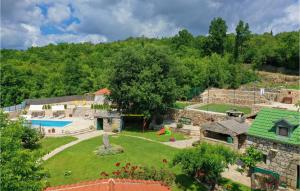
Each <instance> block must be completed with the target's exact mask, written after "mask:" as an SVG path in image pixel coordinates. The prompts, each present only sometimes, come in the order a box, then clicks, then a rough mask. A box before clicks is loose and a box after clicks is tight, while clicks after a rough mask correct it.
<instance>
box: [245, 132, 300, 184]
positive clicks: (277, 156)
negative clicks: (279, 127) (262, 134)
mask: <svg viewBox="0 0 300 191" xmlns="http://www.w3.org/2000/svg"><path fill="white" fill-rule="evenodd" d="M247 144H248V146H250V145H254V146H256V147H257V149H259V150H261V151H262V152H263V153H264V154H266V155H267V163H266V164H259V165H258V166H259V167H261V168H266V169H268V170H272V171H274V172H277V173H278V174H279V175H280V181H282V182H285V183H286V184H287V185H288V186H289V187H290V188H292V189H296V183H297V165H300V146H293V145H287V144H281V143H275V142H272V141H270V140H267V139H262V138H257V137H253V136H248V140H247Z"/></svg>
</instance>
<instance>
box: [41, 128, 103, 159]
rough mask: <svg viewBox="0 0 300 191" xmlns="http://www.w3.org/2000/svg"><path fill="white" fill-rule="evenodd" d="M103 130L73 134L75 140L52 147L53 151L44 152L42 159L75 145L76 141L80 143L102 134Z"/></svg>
mask: <svg viewBox="0 0 300 191" xmlns="http://www.w3.org/2000/svg"><path fill="white" fill-rule="evenodd" d="M103 133H104V132H103V131H92V132H88V133H84V134H79V135H75V136H74V137H76V138H77V140H75V141H72V142H70V143H67V144H65V145H62V146H60V147H58V148H56V149H54V150H53V151H51V152H50V153H48V154H46V155H45V156H43V157H42V159H43V160H48V159H49V158H51V157H53V156H54V155H56V154H57V153H59V152H61V151H63V150H65V149H66V148H69V147H71V146H73V145H76V144H77V143H80V142H81V141H84V140H87V139H91V138H93V137H97V136H100V135H102V134H103Z"/></svg>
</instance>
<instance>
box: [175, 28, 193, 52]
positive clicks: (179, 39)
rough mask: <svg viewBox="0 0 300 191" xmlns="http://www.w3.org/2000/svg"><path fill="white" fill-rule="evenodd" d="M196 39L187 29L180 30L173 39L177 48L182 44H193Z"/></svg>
mask: <svg viewBox="0 0 300 191" xmlns="http://www.w3.org/2000/svg"><path fill="white" fill-rule="evenodd" d="M193 40H194V37H193V35H192V34H191V33H190V32H189V31H188V30H186V29H183V30H181V31H179V32H178V34H177V35H175V36H174V37H173V39H172V43H173V44H174V45H175V47H176V48H179V47H180V46H183V45H184V46H191V45H192V42H193Z"/></svg>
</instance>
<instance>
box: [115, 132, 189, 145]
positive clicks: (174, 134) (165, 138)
mask: <svg viewBox="0 0 300 191" xmlns="http://www.w3.org/2000/svg"><path fill="white" fill-rule="evenodd" d="M121 134H123V135H132V136H138V137H144V138H147V139H151V140H154V141H159V142H168V141H170V138H171V137H174V138H175V139H176V140H177V141H178V140H184V139H187V138H188V136H187V135H184V134H183V133H178V132H173V131H172V134H171V135H157V131H153V130H145V132H144V133H143V132H142V131H141V130H136V129H132V130H124V131H122V132H121Z"/></svg>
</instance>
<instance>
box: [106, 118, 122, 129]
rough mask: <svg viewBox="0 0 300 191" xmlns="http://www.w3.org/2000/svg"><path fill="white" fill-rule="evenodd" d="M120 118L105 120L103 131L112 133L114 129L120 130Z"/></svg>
mask: <svg viewBox="0 0 300 191" xmlns="http://www.w3.org/2000/svg"><path fill="white" fill-rule="evenodd" d="M120 125H121V119H120V118H103V130H104V131H105V132H112V131H113V130H114V129H118V128H120Z"/></svg>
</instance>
